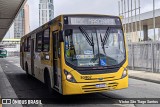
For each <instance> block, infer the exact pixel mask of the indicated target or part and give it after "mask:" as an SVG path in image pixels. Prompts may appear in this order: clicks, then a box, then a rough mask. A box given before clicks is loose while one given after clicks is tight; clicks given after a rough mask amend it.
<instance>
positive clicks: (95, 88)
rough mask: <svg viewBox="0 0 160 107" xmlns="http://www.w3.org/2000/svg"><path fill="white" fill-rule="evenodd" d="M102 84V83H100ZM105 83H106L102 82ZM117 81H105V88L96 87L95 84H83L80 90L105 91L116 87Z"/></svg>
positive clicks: (89, 91)
mask: <svg viewBox="0 0 160 107" xmlns="http://www.w3.org/2000/svg"><path fill="white" fill-rule="evenodd" d="M101 84H103V83H101ZM104 84H106V83H104ZM117 85H118V83H116V82H113V83H107V84H106V87H105V88H97V87H96V84H93V85H84V86H82V90H83V91H84V92H85V93H91V92H101V91H107V90H114V89H115V88H116V87H117Z"/></svg>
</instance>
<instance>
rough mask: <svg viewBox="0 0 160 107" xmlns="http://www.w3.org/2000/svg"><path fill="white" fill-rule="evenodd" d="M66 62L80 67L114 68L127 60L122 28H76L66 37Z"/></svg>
mask: <svg viewBox="0 0 160 107" xmlns="http://www.w3.org/2000/svg"><path fill="white" fill-rule="evenodd" d="M65 57H66V61H67V62H68V63H70V64H72V65H74V66H78V67H91V66H113V65H118V64H120V63H121V62H122V61H123V60H124V59H125V49H124V38H123V33H122V30H121V29H120V28H109V27H108V28H103V29H100V28H91V27H90V28H84V27H79V28H74V29H72V33H70V34H68V35H65Z"/></svg>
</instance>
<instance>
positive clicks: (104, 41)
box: [101, 27, 110, 46]
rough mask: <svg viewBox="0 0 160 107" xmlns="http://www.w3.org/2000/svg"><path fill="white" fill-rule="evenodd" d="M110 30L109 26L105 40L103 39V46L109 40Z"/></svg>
mask: <svg viewBox="0 0 160 107" xmlns="http://www.w3.org/2000/svg"><path fill="white" fill-rule="evenodd" d="M109 31H110V28H109V27H108V29H107V30H106V33H105V35H104V38H103V40H101V42H102V45H103V46H104V45H105V44H106V43H107V40H108V37H109V34H110V32H109Z"/></svg>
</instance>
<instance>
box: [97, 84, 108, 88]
mask: <svg viewBox="0 0 160 107" xmlns="http://www.w3.org/2000/svg"><path fill="white" fill-rule="evenodd" d="M96 87H97V88H105V87H106V84H96Z"/></svg>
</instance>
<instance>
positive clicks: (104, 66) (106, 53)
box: [20, 15, 128, 95]
mask: <svg viewBox="0 0 160 107" xmlns="http://www.w3.org/2000/svg"><path fill="white" fill-rule="evenodd" d="M20 51H21V54H20V62H21V67H22V68H23V69H24V70H25V71H26V74H27V75H32V76H33V77H35V78H37V79H38V80H40V81H42V82H43V83H45V84H46V86H48V88H49V90H52V89H54V90H56V91H58V92H59V93H61V94H62V95H72V94H85V93H95V92H103V91H111V90H119V89H124V88H127V87H128V70H127V66H128V58H127V56H128V55H127V54H128V53H127V49H126V41H125V36H124V32H123V27H122V23H121V19H120V18H119V17H117V16H108V15H60V16H58V17H56V18H55V19H53V20H51V21H49V22H48V23H46V24H44V25H43V26H41V27H39V28H37V29H36V30H34V31H32V32H30V33H29V34H27V35H25V36H24V37H22V38H21V48H20Z"/></svg>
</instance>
